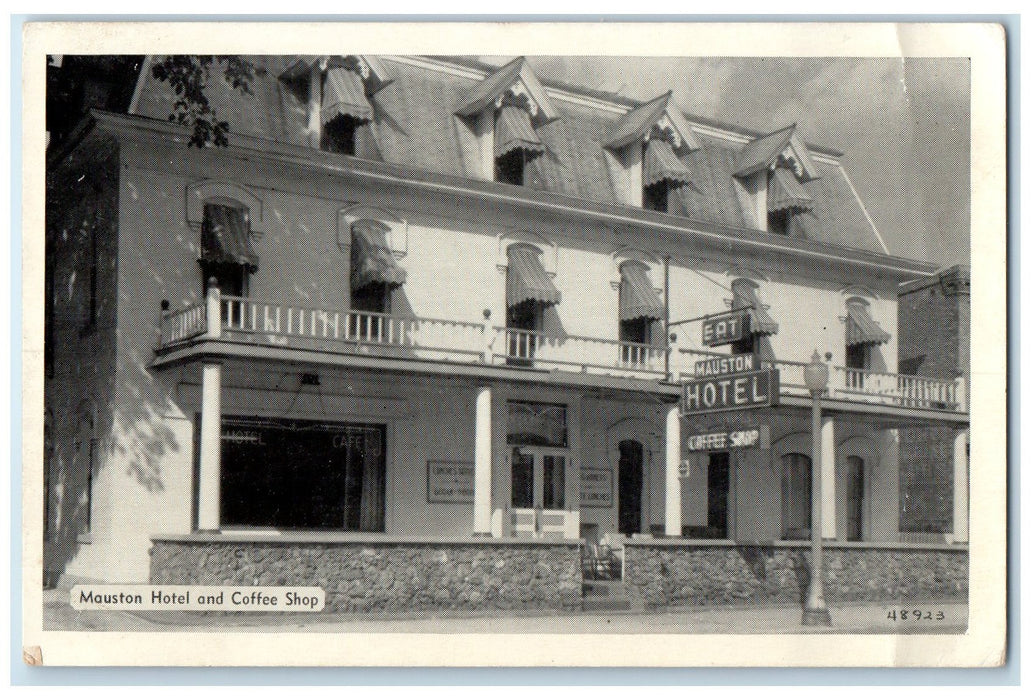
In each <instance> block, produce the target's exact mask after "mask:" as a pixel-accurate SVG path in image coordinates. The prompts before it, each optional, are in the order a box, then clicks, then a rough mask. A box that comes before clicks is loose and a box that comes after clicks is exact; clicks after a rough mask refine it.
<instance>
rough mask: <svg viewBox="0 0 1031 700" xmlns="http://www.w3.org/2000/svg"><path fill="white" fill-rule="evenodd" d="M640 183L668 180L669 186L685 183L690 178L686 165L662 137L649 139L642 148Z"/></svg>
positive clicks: (646, 184)
mask: <svg viewBox="0 0 1031 700" xmlns="http://www.w3.org/2000/svg"><path fill="white" fill-rule="evenodd" d="M641 174H642V184H643V185H644V186H645V187H648V186H650V185H654V184H655V183H657V182H662V181H663V180H668V181H669V183H670V186H672V187H679V186H680V185H686V184H687V183H688V181H689V180H690V178H691V173H690V172H689V171H688V169H687V166H685V165H684V164H683V163H681V162H680V159H679V158H677V156H676V154H674V153H673V149H672V148H671V147H670V145H669V144H668V143H667V142H666V141H663V140H662V139H657V138H653V139H649V140H648V144H647V145H646V146H645V148H644V167H643V170H642V173H641Z"/></svg>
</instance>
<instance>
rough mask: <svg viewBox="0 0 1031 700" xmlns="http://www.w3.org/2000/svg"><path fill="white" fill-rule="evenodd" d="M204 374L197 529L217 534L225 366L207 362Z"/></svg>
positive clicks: (202, 382) (202, 377)
mask: <svg viewBox="0 0 1031 700" xmlns="http://www.w3.org/2000/svg"><path fill="white" fill-rule="evenodd" d="M201 373H202V374H201V386H202V389H201V391H202V393H201V407H200V469H199V473H198V477H197V479H198V484H197V527H198V528H199V529H201V530H218V529H219V525H220V522H219V507H220V502H221V493H220V487H221V480H222V365H221V364H220V363H218V362H205V363H204V366H203V368H202V369H201Z"/></svg>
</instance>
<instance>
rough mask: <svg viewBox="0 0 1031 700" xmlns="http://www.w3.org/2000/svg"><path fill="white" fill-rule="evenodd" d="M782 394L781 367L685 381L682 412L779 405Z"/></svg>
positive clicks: (691, 412)
mask: <svg viewBox="0 0 1031 700" xmlns="http://www.w3.org/2000/svg"><path fill="white" fill-rule="evenodd" d="M779 398H780V371H779V370H776V369H762V370H758V371H755V372H740V373H738V374H726V375H720V376H715V377H705V378H703V379H691V380H687V381H685V382H684V393H683V396H682V397H681V400H680V413H681V415H685V416H688V415H698V414H703V413H715V412H717V411H736V410H738V409H742V408H761V407H766V406H775V405H776V404H777V402H778V400H779Z"/></svg>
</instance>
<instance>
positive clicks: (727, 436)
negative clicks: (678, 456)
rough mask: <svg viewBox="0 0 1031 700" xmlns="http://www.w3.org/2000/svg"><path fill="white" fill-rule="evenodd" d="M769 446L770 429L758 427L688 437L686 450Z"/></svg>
mask: <svg viewBox="0 0 1031 700" xmlns="http://www.w3.org/2000/svg"><path fill="white" fill-rule="evenodd" d="M769 446H770V427H769V426H768V425H760V426H758V427H755V428H742V429H740V430H724V431H714V432H709V433H699V434H697V435H689V436H688V438H687V449H688V451H689V452H709V451H717V452H719V451H723V450H733V449H746V448H750V447H761V448H767V447H769Z"/></svg>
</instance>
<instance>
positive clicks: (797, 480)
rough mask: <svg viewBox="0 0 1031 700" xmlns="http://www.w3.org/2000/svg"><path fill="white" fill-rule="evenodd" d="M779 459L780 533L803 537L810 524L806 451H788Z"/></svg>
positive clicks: (810, 492)
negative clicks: (780, 471)
mask: <svg viewBox="0 0 1031 700" xmlns="http://www.w3.org/2000/svg"><path fill="white" fill-rule="evenodd" d="M780 463H781V470H782V474H781V515H780V521H781V533H782V535H783V537H784V539H786V540H807V539H809V537H810V532H811V528H812V520H811V518H812V512H813V488H812V478H813V465H812V461H811V460H810V459H809V456H808V455H804V454H800V453H798V452H790V453H788V454H786V455H784V456H783V457H781V458H780Z"/></svg>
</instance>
